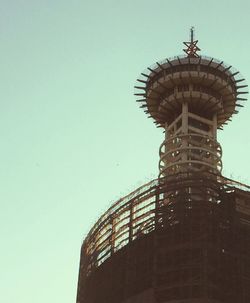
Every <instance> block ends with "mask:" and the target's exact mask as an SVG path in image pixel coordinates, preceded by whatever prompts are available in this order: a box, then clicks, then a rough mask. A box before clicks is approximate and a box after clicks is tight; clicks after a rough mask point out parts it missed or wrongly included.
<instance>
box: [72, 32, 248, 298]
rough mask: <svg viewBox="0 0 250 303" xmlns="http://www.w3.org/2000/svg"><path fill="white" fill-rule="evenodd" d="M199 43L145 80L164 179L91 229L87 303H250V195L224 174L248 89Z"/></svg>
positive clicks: (82, 289) (144, 96)
mask: <svg viewBox="0 0 250 303" xmlns="http://www.w3.org/2000/svg"><path fill="white" fill-rule="evenodd" d="M197 42H198V41H194V37H193V29H191V39H190V42H185V43H184V44H185V45H186V47H187V48H186V49H185V50H184V51H185V53H186V55H184V56H178V57H174V58H171V59H165V60H163V61H161V62H157V63H156V64H155V65H153V66H151V67H150V68H148V69H147V72H144V73H142V74H141V77H140V78H139V79H138V83H139V84H137V86H136V87H135V88H136V89H137V92H136V93H135V95H136V96H138V97H139V99H138V100H137V101H138V102H140V104H141V107H142V108H143V109H144V110H145V112H146V113H147V114H148V115H149V117H151V118H153V120H154V122H155V124H156V125H157V126H158V127H161V128H163V130H164V133H165V139H164V141H163V143H162V145H161V146H160V161H159V177H158V179H157V180H153V181H151V182H149V183H148V184H145V185H144V186H142V187H140V188H138V189H137V190H135V191H134V192H132V193H130V194H129V195H127V196H126V197H123V198H121V199H120V200H118V201H117V202H116V203H115V204H113V205H112V206H111V207H110V208H109V209H108V210H107V211H106V212H105V213H104V214H103V215H102V216H101V217H100V219H99V220H98V221H97V222H96V224H95V225H94V226H93V228H92V229H91V230H90V232H89V234H88V235H87V237H86V238H85V240H84V242H83V245H82V250H81V260H80V269H79V281H78V292H77V303H163V302H164V303H166V302H171V303H180V302H183V303H184V302H185V303H192V302H194V303H216V302H217V303H219V302H226V303H231V302H232V303H233V302H234V303H235V302H237V303H248V302H250V187H249V186H247V185H244V184H241V183H239V182H236V181H233V180H230V179H227V178H225V177H223V176H222V175H221V170H222V161H221V155H222V149H221V146H220V144H219V142H218V141H217V129H222V128H223V126H224V125H225V124H227V123H228V121H230V119H231V118H232V116H233V115H234V114H237V113H238V108H240V107H242V106H243V105H242V104H243V102H244V101H246V98H244V96H245V94H246V93H247V92H246V91H245V88H246V87H247V85H246V84H245V83H244V79H243V78H242V77H241V76H240V73H239V72H238V71H236V70H235V69H234V68H232V66H230V65H226V64H225V63H224V62H223V61H220V60H217V59H214V58H209V57H204V56H199V55H198V51H199V48H198V46H197Z"/></svg>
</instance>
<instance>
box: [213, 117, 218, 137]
mask: <svg viewBox="0 0 250 303" xmlns="http://www.w3.org/2000/svg"><path fill="white" fill-rule="evenodd" d="M212 133H213V137H214V139H215V140H216V139H217V113H214V115H213V130H212Z"/></svg>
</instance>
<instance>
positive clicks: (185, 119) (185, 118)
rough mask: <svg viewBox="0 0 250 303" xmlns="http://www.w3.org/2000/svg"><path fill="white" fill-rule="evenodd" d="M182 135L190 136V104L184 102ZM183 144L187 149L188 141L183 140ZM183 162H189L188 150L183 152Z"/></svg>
mask: <svg viewBox="0 0 250 303" xmlns="http://www.w3.org/2000/svg"><path fill="white" fill-rule="evenodd" d="M182 134H185V135H187V134H188V103H187V102H183V103H182ZM182 141H183V143H182V146H183V147H184V148H185V147H187V144H188V143H187V139H186V138H183V139H182ZM181 158H182V161H187V160H188V155H187V150H186V149H184V150H183V151H182V156H181Z"/></svg>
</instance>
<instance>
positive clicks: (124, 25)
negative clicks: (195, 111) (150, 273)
mask: <svg viewBox="0 0 250 303" xmlns="http://www.w3.org/2000/svg"><path fill="white" fill-rule="evenodd" d="M249 15H250V2H249V0H246V1H243V0H238V1H231V0H227V1H226V0H224V1H223V0H219V1H218V0H217V1H215V0H211V1H201V0H199V1H197V0H193V1H173V0H172V1H168V0H164V1H160V0H154V1H152V0H133V1H132V0H127V1H120V0H99V1H87V0H81V1H80V0H70V1H66V0H42V1H41V0H39V1H38V0H0V45H1V47H0V104H1V107H0V138H1V149H0V161H1V169H0V184H1V186H0V201H1V202H0V203H1V211H0V237H1V249H0V268H1V270H0V301H1V302H4V303H13V302H19V303H34V302H36V303H44V302H46V303H49V302H53V303H55V302H60V303H68V302H75V297H76V289H77V278H78V266H79V254H80V246H81V242H82V240H83V238H84V236H85V235H86V233H87V231H88V230H89V228H90V227H91V225H92V224H93V223H94V222H95V220H96V219H97V218H98V216H99V215H101V214H102V212H103V211H104V210H105V209H106V208H107V207H108V206H109V205H110V203H111V202H114V201H115V200H116V199H118V198H119V197H120V196H122V195H124V194H126V193H128V192H129V191H131V190H132V189H135V188H136V187H137V186H139V185H141V184H143V183H144V182H146V181H148V180H150V179H152V178H155V177H156V176H157V173H158V168H157V166H158V148H159V145H160V143H161V141H162V140H163V134H162V131H161V130H160V129H157V128H155V126H154V124H153V123H152V121H151V120H150V119H147V118H146V115H145V114H144V113H143V111H142V110H140V109H139V106H138V104H137V103H136V102H135V98H134V96H133V93H134V89H133V86H134V85H135V81H136V78H137V77H138V75H139V74H140V73H141V72H142V71H143V70H144V69H145V68H146V67H147V66H150V65H151V64H153V63H154V62H156V61H157V60H160V59H164V58H166V57H170V56H174V55H178V54H181V53H182V48H183V46H182V42H183V41H185V40H187V39H188V37H189V28H190V26H192V25H194V26H195V28H196V37H197V39H199V46H200V48H201V49H202V52H201V53H202V54H203V55H209V56H213V57H215V58H219V59H223V60H224V61H225V62H228V63H230V64H232V65H233V66H234V67H235V68H237V69H238V70H240V71H241V73H242V74H243V76H244V77H245V78H246V79H247V80H248V83H250V56H249V53H250V38H249V37H250V35H249V28H250V18H249ZM249 129H250V103H246V106H245V108H243V109H242V110H241V111H240V113H239V115H238V116H236V117H234V119H233V122H231V124H230V125H228V126H227V127H225V130H224V131H223V132H221V133H220V134H219V141H220V143H221V144H222V147H223V162H224V174H225V175H226V176H228V177H230V176H231V177H233V178H234V179H238V180H240V181H243V182H245V183H248V184H250V164H249V159H248V158H249V150H250V136H249Z"/></svg>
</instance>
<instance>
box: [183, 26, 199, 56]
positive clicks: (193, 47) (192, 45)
mask: <svg viewBox="0 0 250 303" xmlns="http://www.w3.org/2000/svg"><path fill="white" fill-rule="evenodd" d="M190 40H191V41H189V42H183V43H184V45H185V46H186V47H187V48H186V49H183V51H184V52H185V53H186V54H187V56H188V57H191V58H197V57H199V55H198V54H197V52H198V51H200V48H199V47H198V46H197V43H198V40H194V27H193V26H192V27H191V28H190Z"/></svg>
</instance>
